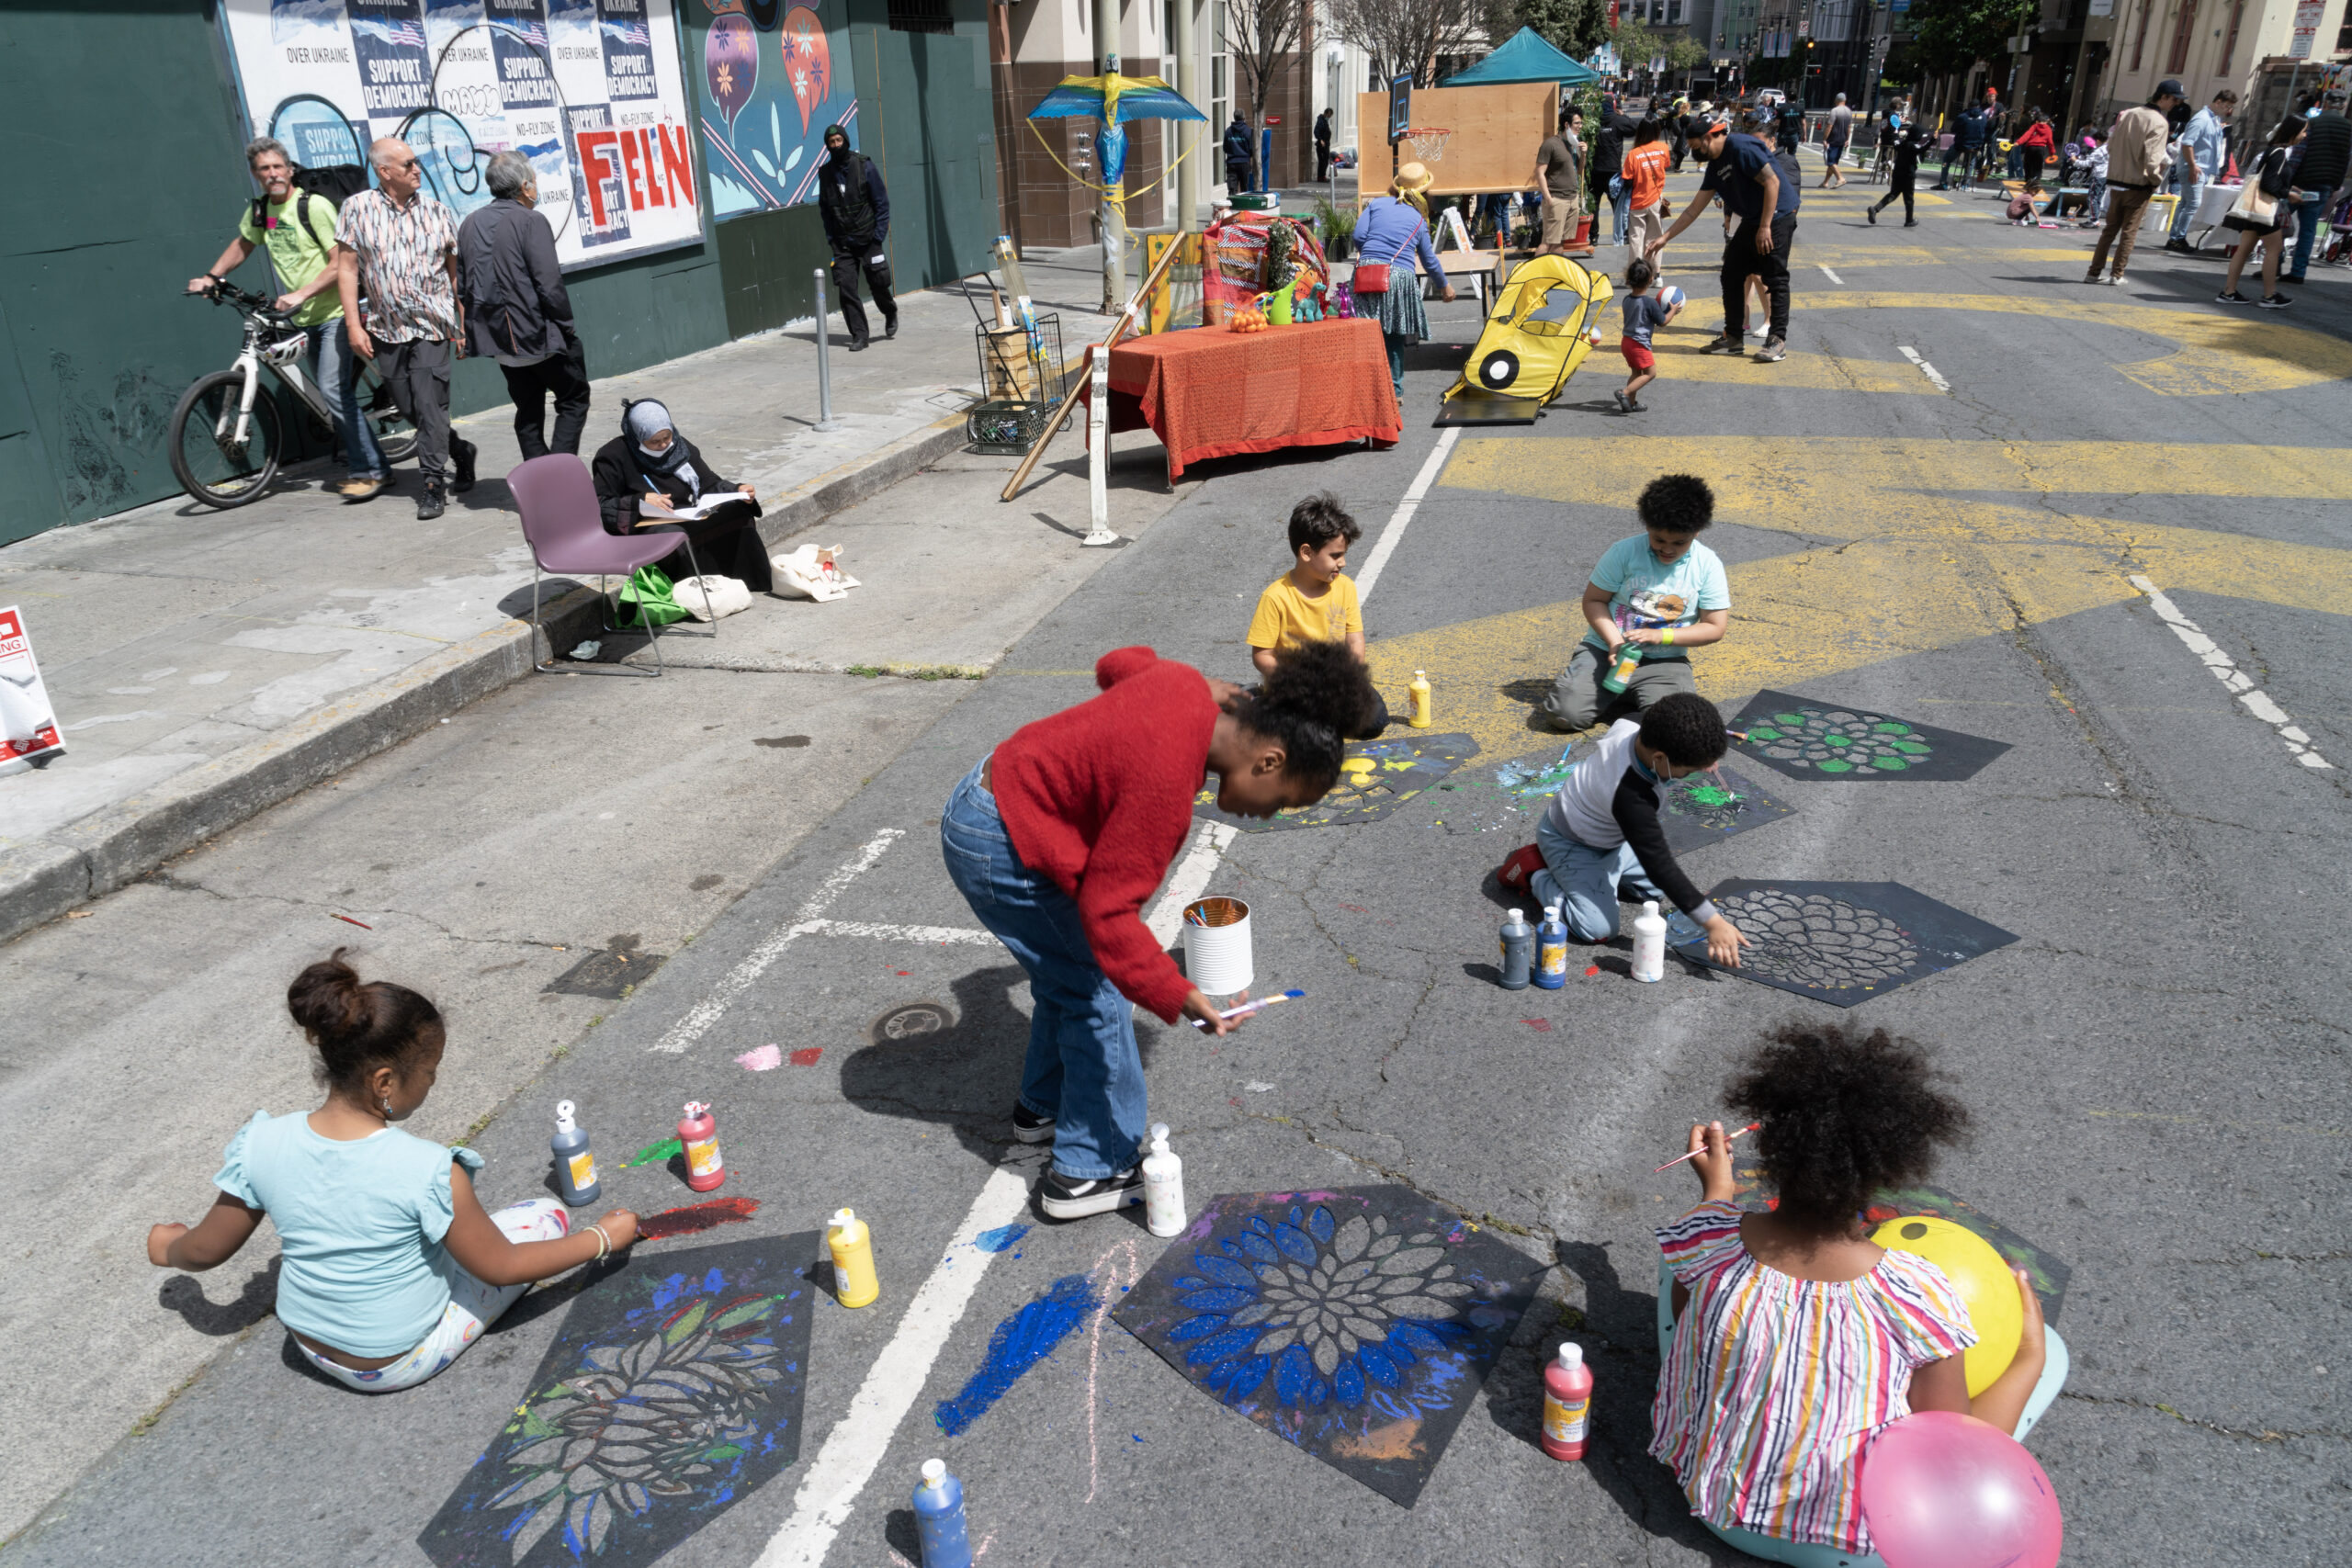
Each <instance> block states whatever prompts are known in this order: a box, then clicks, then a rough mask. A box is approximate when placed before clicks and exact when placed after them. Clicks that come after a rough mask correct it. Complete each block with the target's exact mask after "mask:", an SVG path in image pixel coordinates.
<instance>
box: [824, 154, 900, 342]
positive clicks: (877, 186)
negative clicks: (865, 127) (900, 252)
mask: <svg viewBox="0 0 2352 1568" xmlns="http://www.w3.org/2000/svg"><path fill="white" fill-rule="evenodd" d="M817 212H818V215H819V216H820V217H821V218H823V219H824V220H825V238H826V239H828V240H830V241H831V242H832V246H833V288H836V289H837V290H839V291H840V293H841V297H842V325H844V326H846V327H847V328H849V351H850V352H851V353H852V354H855V353H857V352H858V351H859V350H860V349H862V348H864V347H865V345H866V343H867V341H868V340H867V337H866V330H865V306H863V305H862V304H860V303H859V302H858V298H857V276H858V274H859V273H860V272H861V271H862V272H864V273H865V286H866V287H867V288H871V289H872V290H873V291H874V306H875V309H876V310H880V311H881V312H882V335H883V336H884V337H886V338H889V337H897V336H898V335H899V302H898V300H897V299H893V298H892V297H891V294H890V262H889V258H888V255H887V254H885V253H884V251H883V249H882V245H883V243H884V242H885V241H887V240H888V239H889V237H890V193H889V192H888V190H887V189H885V188H884V187H883V185H882V171H881V170H879V169H877V168H876V167H875V166H874V160H873V159H871V158H869V157H867V156H866V155H865V153H863V152H857V151H855V150H854V149H853V148H852V147H851V146H850V144H849V132H847V131H845V130H842V128H841V127H840V126H838V125H829V126H827V127H825V167H824V169H823V171H822V172H821V173H820V174H819V175H818V176H817Z"/></svg>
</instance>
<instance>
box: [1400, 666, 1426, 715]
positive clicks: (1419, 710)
mask: <svg viewBox="0 0 2352 1568" xmlns="http://www.w3.org/2000/svg"><path fill="white" fill-rule="evenodd" d="M1405 694H1406V695H1407V696H1408V697H1410V698H1411V699H1412V704H1413V707H1412V716H1410V717H1408V719H1406V720H1405V722H1406V723H1407V724H1409V725H1411V726H1412V727H1413V728H1415V729H1427V728H1429V727H1430V672H1429V671H1426V670H1416V671H1413V683H1412V684H1411V685H1409V686H1407V687H1406V688H1405Z"/></svg>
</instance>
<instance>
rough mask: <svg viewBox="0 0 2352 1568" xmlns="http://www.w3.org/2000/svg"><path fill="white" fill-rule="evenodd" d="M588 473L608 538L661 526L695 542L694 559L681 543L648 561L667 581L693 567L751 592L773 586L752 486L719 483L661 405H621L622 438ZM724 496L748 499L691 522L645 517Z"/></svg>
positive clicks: (600, 453)
mask: <svg viewBox="0 0 2352 1568" xmlns="http://www.w3.org/2000/svg"><path fill="white" fill-rule="evenodd" d="M592 471H593V472H594V476H595V480H596V502H597V505H598V507H599V508H600V509H601V510H602V511H603V513H604V518H605V532H606V533H608V534H628V533H634V532H636V531H638V530H639V529H643V528H662V529H667V530H669V531H671V532H673V533H680V534H684V536H686V538H689V539H692V540H693V541H694V554H693V556H692V558H689V557H688V555H687V552H686V547H685V543H684V540H681V541H680V543H679V546H678V548H677V549H676V551H674V552H673V554H671V555H669V556H667V557H665V558H663V559H662V560H660V561H657V562H655V563H654V564H655V565H657V566H659V567H660V568H661V569H662V571H663V572H664V573H666V574H667V575H668V576H669V578H670V579H671V580H672V581H679V580H681V579H684V578H687V577H691V576H693V575H695V566H696V565H697V564H699V565H700V566H701V568H702V570H705V571H707V572H709V573H711V574H713V575H714V576H718V577H731V578H734V579H736V580H737V581H740V582H741V583H742V584H743V585H744V586H745V587H747V588H749V589H750V590H751V591H752V592H754V593H765V592H770V591H771V590H772V589H773V588H774V587H775V573H774V571H773V570H771V568H770V565H769V561H768V547H767V543H766V541H765V540H763V539H762V538H761V537H760V528H759V521H758V520H759V516H760V498H759V495H758V493H757V492H756V491H753V490H752V487H751V486H750V485H731V484H729V483H728V482H727V481H726V480H725V479H720V478H719V477H718V468H714V467H713V466H712V465H711V461H710V459H709V458H707V457H704V456H703V455H702V453H701V451H700V450H698V449H697V448H696V447H695V444H694V443H693V442H691V441H689V440H687V439H686V438H685V437H684V436H683V435H681V434H678V427H677V423H676V422H675V421H673V419H672V418H671V417H670V411H669V409H668V408H666V407H664V406H663V405H662V404H661V403H658V402H656V401H654V400H652V399H650V398H644V399H639V400H637V401H634V402H628V403H624V404H622V405H621V433H620V434H618V435H616V436H614V437H613V438H612V439H611V440H610V441H607V442H605V444H604V446H601V447H599V448H597V450H596V460H595V462H594V465H593V466H592ZM729 491H741V492H742V493H743V494H744V495H745V496H746V497H748V498H749V499H748V500H744V501H730V502H727V503H726V504H725V505H724V506H721V507H719V508H718V509H717V510H716V511H714V512H712V513H711V514H710V515H709V516H707V517H701V518H696V519H695V520H693V521H691V522H673V521H672V520H671V519H669V518H666V517H649V516H647V515H646V509H647V508H648V507H649V506H651V507H662V508H668V509H671V510H677V509H681V508H685V507H691V506H695V505H696V504H698V503H699V502H701V501H702V498H703V497H704V496H706V495H725V494H727V493H728V492H729Z"/></svg>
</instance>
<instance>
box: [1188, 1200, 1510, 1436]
mask: <svg viewBox="0 0 2352 1568" xmlns="http://www.w3.org/2000/svg"><path fill="white" fill-rule="evenodd" d="M1437 1243H1438V1237H1437V1235H1436V1234H1435V1233H1433V1232H1423V1233H1419V1234H1417V1235H1409V1236H1407V1235H1396V1234H1394V1233H1392V1232H1391V1231H1390V1230H1389V1228H1388V1221H1387V1219H1386V1218H1385V1217H1384V1216H1373V1217H1369V1218H1367V1217H1366V1216H1364V1215H1362V1214H1358V1215H1357V1216H1355V1217H1354V1218H1352V1219H1351V1220H1349V1221H1348V1222H1347V1223H1346V1224H1335V1223H1334V1222H1333V1221H1332V1218H1331V1213H1330V1211H1329V1209H1326V1208H1323V1207H1321V1206H1319V1205H1318V1206H1317V1208H1316V1210H1315V1212H1314V1213H1311V1214H1303V1213H1302V1212H1301V1211H1300V1210H1299V1209H1298V1208H1296V1207H1294V1208H1293V1209H1292V1210H1291V1211H1290V1214H1289V1217H1288V1219H1287V1220H1286V1221H1275V1222H1272V1223H1271V1224H1270V1223H1269V1222H1267V1221H1266V1220H1265V1219H1264V1218H1262V1217H1257V1216H1253V1217H1252V1218H1251V1219H1250V1221H1249V1223H1248V1224H1246V1225H1244V1226H1243V1227H1242V1228H1241V1230H1240V1231H1239V1233H1238V1235H1231V1236H1223V1237H1219V1238H1218V1240H1217V1250H1216V1251H1215V1252H1196V1253H1194V1254H1193V1266H1194V1267H1195V1268H1196V1269H1198V1270H1199V1273H1198V1275H1197V1276H1193V1275H1188V1276H1186V1277H1185V1278H1183V1279H1181V1280H1177V1281H1176V1282H1175V1292H1176V1301H1177V1304H1178V1305H1180V1306H1182V1307H1183V1308H1185V1309H1186V1310H1187V1311H1189V1312H1191V1313H1193V1314H1194V1315H1193V1316H1192V1317H1189V1318H1187V1319H1185V1320H1184V1321H1183V1322H1182V1323H1180V1324H1178V1325H1176V1326H1175V1328H1174V1329H1172V1330H1171V1331H1170V1337H1171V1338H1173V1339H1175V1340H1176V1341H1177V1342H1178V1343H1180V1344H1182V1343H1192V1346H1193V1348H1191V1349H1190V1350H1188V1351H1186V1352H1185V1356H1184V1359H1185V1360H1186V1362H1187V1363H1189V1364H1190V1365H1192V1366H1195V1367H1205V1368H1207V1369H1208V1370H1207V1371H1206V1372H1205V1373H1204V1375H1203V1376H1202V1379H1201V1381H1202V1382H1204V1383H1206V1384H1207V1385H1208V1386H1209V1387H1211V1388H1214V1389H1216V1390H1218V1391H1219V1392H1220V1393H1222V1394H1223V1395H1224V1396H1225V1398H1226V1399H1227V1400H1228V1401H1239V1400H1241V1399H1244V1398H1247V1397H1248V1396H1249V1395H1250V1394H1251V1393H1256V1392H1257V1391H1258V1390H1259V1389H1260V1388H1261V1386H1263V1385H1264V1384H1265V1383H1266V1382H1267V1381H1268V1380H1269V1379H1271V1380H1272V1383H1273V1390H1274V1394H1275V1396H1276V1397H1277V1398H1279V1399H1280V1400H1281V1401H1282V1403H1283V1404H1287V1405H1291V1406H1294V1407H1297V1408H1313V1407H1315V1406H1317V1405H1321V1404H1324V1403H1326V1402H1327V1401H1329V1400H1331V1399H1334V1398H1336V1399H1338V1400H1339V1401H1340V1403H1341V1404H1346V1405H1351V1406H1352V1405H1358V1404H1363V1400H1364V1394H1365V1392H1366V1389H1367V1387H1368V1386H1378V1387H1383V1388H1390V1389H1394V1388H1398V1387H1401V1386H1402V1385H1403V1383H1404V1381H1405V1371H1406V1369H1407V1368H1408V1367H1410V1366H1412V1365H1413V1363H1414V1362H1415V1361H1416V1360H1418V1359H1419V1358H1421V1357H1423V1356H1430V1355H1444V1354H1447V1353H1449V1352H1450V1351H1451V1349H1452V1348H1453V1347H1452V1346H1451V1345H1450V1344H1449V1343H1448V1341H1449V1340H1450V1339H1453V1338H1458V1337H1462V1336H1463V1335H1464V1334H1465V1332H1466V1331H1465V1330H1464V1328H1462V1327H1461V1326H1460V1325H1457V1324H1455V1323H1454V1322H1453V1316H1454V1314H1455V1310H1456V1309H1455V1307H1454V1305H1453V1303H1454V1301H1455V1300H1456V1299H1457V1298H1460V1297H1463V1296H1467V1295H1470V1294H1471V1293H1472V1292H1473V1290H1474V1287H1473V1286H1471V1285H1469V1284H1466V1283H1464V1282H1463V1281H1462V1280H1455V1279H1453V1278H1452V1277H1451V1276H1452V1275H1453V1264H1451V1263H1448V1262H1446V1261H1445V1260H1444V1259H1445V1248H1444V1247H1442V1246H1439V1245H1438V1244H1437Z"/></svg>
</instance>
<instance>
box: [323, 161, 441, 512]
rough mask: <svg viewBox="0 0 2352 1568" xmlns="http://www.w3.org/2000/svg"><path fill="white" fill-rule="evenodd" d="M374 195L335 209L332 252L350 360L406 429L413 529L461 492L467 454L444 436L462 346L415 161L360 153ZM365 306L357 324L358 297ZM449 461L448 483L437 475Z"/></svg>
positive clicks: (435, 224)
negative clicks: (371, 175)
mask: <svg viewBox="0 0 2352 1568" xmlns="http://www.w3.org/2000/svg"><path fill="white" fill-rule="evenodd" d="M368 161H369V162H370V163H372V164H375V165H376V181H377V184H378V186H379V187H380V188H379V189H375V190H363V191H361V192H360V193H359V194H358V195H356V196H355V197H352V198H351V199H350V200H348V201H346V202H345V203H344V204H343V212H342V216H341V218H340V220H338V221H337V223H336V225H335V235H334V237H335V240H336V242H337V243H339V244H340V245H341V247H342V252H341V254H342V257H343V275H342V278H341V280H340V281H341V286H342V290H343V316H344V321H345V323H346V324H347V325H348V328H349V330H350V333H351V347H352V351H353V352H354V353H356V354H357V355H360V356H361V357H363V358H367V359H372V360H374V361H375V362H376V368H377V369H378V370H379V371H380V372H381V373H382V375H383V378H384V385H386V386H387V387H390V389H392V396H393V397H394V398H396V399H398V400H399V401H400V405H401V412H402V413H404V414H406V415H408V417H409V420H410V422H411V423H413V424H414V425H415V426H416V462H417V468H419V469H420V470H421V471H422V472H423V473H424V495H422V496H421V497H419V498H418V500H417V502H416V514H417V516H418V518H419V519H429V518H434V517H438V516H440V515H441V513H442V512H443V510H444V509H445V507H446V506H447V494H446V490H460V491H463V490H471V489H472V488H473V482H474V455H475V448H474V446H473V444H472V443H471V442H469V441H467V440H466V439H465V438H464V437H462V436H456V437H453V436H452V435H451V434H450V433H449V362H450V358H451V355H452V352H453V350H454V349H455V347H456V345H458V344H460V343H461V342H462V340H463V336H464V332H465V325H464V321H462V319H461V318H460V316H459V313H458V312H459V307H458V288H457V284H458V225H457V220H455V219H454V218H453V217H452V216H451V215H450V212H449V209H447V208H446V207H444V206H442V205H441V203H439V202H437V201H435V200H434V199H433V197H429V196H426V195H425V194H424V176H423V175H421V174H419V173H418V171H417V166H416V154H415V153H414V152H410V151H409V147H408V143H407V142H405V141H400V140H398V139H397V138H394V137H390V136H388V137H385V138H384V139H383V140H382V141H378V142H376V143H375V144H374V145H373V146H371V147H369V148H368ZM363 293H364V294H365V295H366V296H367V302H368V303H367V315H366V317H365V319H364V320H363V318H362V317H361V314H360V296H361V295H362V294H363ZM452 461H454V463H455V465H456V468H457V477H456V479H455V480H454V481H453V482H448V483H447V484H446V488H445V481H444V479H443V470H444V468H447V466H448V465H449V464H450V463H451V462H452Z"/></svg>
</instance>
